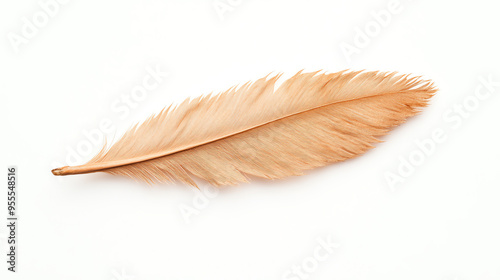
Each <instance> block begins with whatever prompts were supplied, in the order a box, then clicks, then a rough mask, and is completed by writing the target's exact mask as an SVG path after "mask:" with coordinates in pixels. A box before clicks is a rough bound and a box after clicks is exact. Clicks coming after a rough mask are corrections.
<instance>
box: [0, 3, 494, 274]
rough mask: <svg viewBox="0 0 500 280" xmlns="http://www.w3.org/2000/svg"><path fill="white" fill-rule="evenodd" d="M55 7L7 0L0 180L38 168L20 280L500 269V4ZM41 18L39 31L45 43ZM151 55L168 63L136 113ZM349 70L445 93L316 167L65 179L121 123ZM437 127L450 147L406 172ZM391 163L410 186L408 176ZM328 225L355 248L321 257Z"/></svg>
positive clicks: (21, 236)
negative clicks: (272, 176) (303, 171)
mask: <svg viewBox="0 0 500 280" xmlns="http://www.w3.org/2000/svg"><path fill="white" fill-rule="evenodd" d="M47 2H48V0H40V2H39V1H31V0H30V1H2V4H0V33H1V34H2V36H1V38H2V39H1V40H0V94H1V101H0V106H1V107H0V114H1V118H0V120H1V130H2V132H1V133H2V134H1V135H2V137H1V139H0V149H1V167H2V170H3V171H2V173H3V174H4V175H1V176H0V178H3V180H4V182H6V167H7V166H8V165H16V166H17V167H18V169H19V171H18V176H19V186H18V191H19V196H18V199H19V210H18V215H19V231H18V242H19V245H18V248H19V249H18V266H17V269H18V273H16V274H14V273H10V272H7V264H6V263H5V262H4V260H5V259H6V256H5V254H6V249H7V246H6V237H7V228H6V227H5V226H4V221H5V218H1V220H2V222H1V225H2V226H1V227H0V242H1V243H0V251H1V255H2V257H1V258H0V259H1V260H2V262H1V263H2V264H1V265H0V271H1V272H0V275H1V276H0V278H1V279H106V280H109V279H115V280H121V279H137V280H140V279H304V278H305V277H308V279H384V280H389V279H394V280H396V279H397V280H400V279H407V280H412V279H427V280H431V279H439V280H454V279H457V280H458V279H459V280H468V279H470V280H473V279H499V278H500V265H499V263H500V253H499V252H500V239H499V238H498V237H499V236H500V217H499V215H500V203H499V201H500V188H499V187H500V172H499V160H498V159H499V157H500V148H499V145H498V143H500V133H499V126H498V121H499V117H500V110H498V107H499V106H500V96H499V95H500V86H499V85H498V82H496V83H497V85H496V86H495V87H493V88H492V90H493V92H492V93H491V94H490V96H489V97H487V98H483V100H478V99H477V98H476V97H474V93H475V91H476V89H477V88H478V87H479V90H480V92H482V93H487V90H486V89H485V88H484V87H483V86H482V85H481V82H480V79H488V77H490V79H492V80H493V81H500V70H499V69H500V68H499V66H500V64H499V62H500V54H499V53H500V52H499V51H500V39H499V38H500V37H499V33H498V28H499V26H500V17H499V9H500V5H499V4H498V1H493V0H491V1H485V0H483V1H479V0H478V1H431V0H421V1H416V0H415V1H409V0H401V1H399V5H397V3H396V4H395V5H396V6H397V12H395V13H394V11H393V12H391V18H390V19H387V18H385V20H386V21H385V22H383V23H384V25H385V26H381V24H380V23H375V24H374V22H375V21H374V20H375V16H374V14H384V12H381V11H382V10H384V11H388V5H391V4H389V3H390V1H389V0H380V1H368V0H355V1H290V0H288V1H285V0H282V1H278V0H274V1H257V0H243V1H234V0H233V1H227V0H220V1H212V0H206V1H202V0H198V1H181V0H176V1H172V0H171V1H159V0H146V1H118V0H116V1H77V0H70V1H68V3H66V4H58V6H57V9H56V8H55V6H51V9H52V10H51V11H52V16H50V17H48V20H47V22H46V23H45V25H44V26H42V25H43V19H44V18H43V15H42V14H40V13H46V12H44V9H43V8H42V6H43V4H44V3H47ZM40 3H42V5H41V4H40ZM214 5H215V6H214ZM225 5H226V6H225ZM227 5H229V6H227ZM216 7H218V8H216ZM228 7H229V8H228ZM34 16H35V17H40V18H38V19H33V17H34ZM23 18H26V19H27V20H28V21H29V22H31V23H33V22H34V21H36V23H37V24H38V25H39V26H38V27H37V26H35V27H36V29H37V30H36V31H33V30H31V31H32V32H31V33H26V34H28V35H30V36H24V35H23V29H26V28H27V27H26V25H27V24H28V23H26V21H24V20H23ZM37 20H38V21H37ZM40 20H41V21H42V23H40V22H39V21H40ZM367 26H368V28H372V29H369V33H370V34H371V35H370V36H369V37H368V39H369V41H367V40H365V42H364V44H361V43H363V42H362V40H361V39H360V38H361V37H362V35H360V34H359V31H357V30H358V29H359V30H363V31H361V32H363V33H366V31H364V30H365V29H366V28H367ZM25 31H26V30H25ZM26 34H25V35H26ZM360 36H361V37H360ZM28 37H30V38H28ZM357 37H360V38H357ZM13 38H14V39H13ZM20 38H21V39H20ZM356 38H357V39H358V42H357V43H356V41H355V40H356ZM365 39H366V38H365ZM360 40H361V41H360ZM360 42H361V43H360ZM346 44H349V45H351V46H352V47H356V48H357V53H355V54H352V55H350V56H349V55H345V54H344V52H343V51H342V48H341V46H346ZM148 68H151V69H154V68H158V69H161V71H163V72H168V73H169V75H168V77H164V78H162V79H161V82H159V83H158V84H157V87H156V88H155V89H154V90H150V91H148V92H147V93H146V95H145V96H143V98H142V100H139V101H138V100H135V102H134V106H135V108H132V107H130V106H129V107H123V106H125V105H124V104H125V103H123V101H122V98H127V97H129V98H130V96H131V94H132V92H133V90H134V89H135V88H136V86H140V85H141V84H142V80H143V79H144V78H145V77H147V76H148V75H149V74H148V70H147V69H148ZM347 68H350V69H355V70H360V69H368V70H383V71H399V72H401V73H413V74H414V75H423V76H424V78H426V79H432V80H433V81H435V83H436V85H437V87H439V89H440V90H439V92H438V93H437V95H436V96H435V97H434V98H433V99H432V102H431V104H430V106H429V107H428V108H426V109H425V110H423V112H422V114H420V115H418V116H416V117H414V118H412V119H411V120H410V121H409V122H407V123H405V124H403V125H402V126H400V127H398V128H397V129H395V130H394V131H392V133H391V134H389V135H388V136H386V137H384V138H383V140H384V142H383V143H380V144H378V145H377V148H376V149H374V150H371V151H370V152H368V153H366V154H365V155H364V156H362V157H359V158H356V159H353V160H349V161H346V162H343V163H340V164H334V165H330V166H327V167H324V168H319V169H317V170H313V171H311V172H308V174H307V175H306V176H302V177H294V178H290V179H287V180H283V181H265V180H253V181H252V182H250V183H247V184H243V185H241V186H238V187H227V188H223V189H221V190H220V191H219V192H218V193H215V194H213V192H209V191H210V189H207V185H206V184H205V183H203V182H199V183H200V185H201V192H200V191H198V190H196V189H194V188H191V187H188V186H183V185H180V184H174V185H158V186H154V187H148V186H146V185H144V184H142V183H136V182H134V181H130V180H128V179H125V178H121V177H113V176H111V175H107V174H90V175H80V176H69V177H63V178H61V177H55V176H53V175H52V174H51V173H50V170H51V169H52V168H54V167H56V166H57V165H66V164H67V158H68V156H69V154H71V153H72V152H71V151H75V150H76V149H77V148H78V147H80V148H82V147H83V146H85V145H87V144H88V143H90V142H88V140H86V139H87V138H86V136H85V134H86V133H90V131H94V132H96V129H99V125H100V123H101V122H102V121H103V120H104V122H110V123H111V124H112V126H113V129H112V130H111V131H109V132H106V133H105V134H106V136H107V138H108V139H109V140H110V141H112V140H113V137H115V138H114V139H116V137H119V136H120V135H121V134H122V133H123V132H124V131H125V130H126V129H127V128H128V127H129V126H130V125H132V124H134V123H136V122H140V121H141V120H144V119H145V118H146V117H147V116H149V115H150V114H152V113H155V112H159V111H160V110H161V109H162V108H163V107H164V106H167V105H170V104H171V103H178V102H180V101H182V100H184V99H185V98H188V97H195V96H198V95H200V94H207V93H210V92H212V91H214V92H218V91H221V90H225V89H227V88H228V87H230V86H233V85H237V84H241V83H243V82H246V81H248V80H255V79H257V78H260V77H262V76H265V75H266V74H268V73H270V72H273V73H278V72H284V73H286V75H291V74H294V73H295V72H297V71H299V70H300V69H305V70H306V71H314V70H320V69H323V70H325V71H327V72H336V71H340V70H343V69H347ZM481 77H482V78H481ZM464 101H465V102H466V103H467V102H469V103H467V104H468V105H467V106H468V108H469V109H471V110H466V112H465V113H466V114H467V117H459V116H460V115H459V114H458V113H457V112H456V111H455V110H458V109H457V108H459V107H457V106H462V105H461V104H463V102H464ZM475 101H477V102H476V103H475ZM113 104H115V106H120V107H121V108H122V110H123V111H117V110H116V108H115V109H113ZM125 110H128V114H126V113H125V112H124V111H125ZM443 114H444V115H447V116H448V119H446V118H444V117H443ZM208 121H209V120H207V122H208ZM435 129H438V130H439V131H442V132H443V133H444V136H445V138H446V139H445V141H442V142H441V143H435V148H434V149H433V150H432V151H431V153H429V155H425V156H424V157H423V159H419V160H420V161H418V164H417V165H412V166H413V172H412V173H411V174H401V173H400V172H398V168H400V166H401V164H402V162H404V161H407V160H409V159H410V157H411V155H417V154H419V155H423V153H422V152H421V150H419V147H418V145H417V144H416V141H424V139H427V140H429V139H430V137H431V136H432V134H433V131H434V130H435ZM429 141H430V140H429ZM82 143H83V144H82ZM85 143H87V144H85ZM101 145H102V142H99V143H98V144H92V145H90V146H88V145H87V146H86V147H87V148H88V147H90V148H89V149H88V152H87V153H84V155H81V154H80V159H79V160H78V163H84V162H86V161H87V160H88V159H90V158H91V157H92V156H93V155H94V154H95V153H96V152H98V150H99V149H100V147H101ZM83 151H84V150H83ZM417 158H418V157H417ZM410 164H411V163H410ZM389 173H391V174H395V175H397V176H400V175H404V176H401V178H402V179H404V181H403V182H397V184H395V185H394V186H393V187H391V186H390V184H389V183H388V182H387V180H386V178H385V176H386V175H387V174H389ZM408 173H409V172H408ZM2 186H4V188H3V190H2V191H0V205H1V209H2V210H1V213H2V214H1V217H6V192H7V190H6V187H5V186H6V183H2ZM206 193H208V194H209V195H210V194H212V195H210V196H209V197H207V196H206ZM181 209H184V210H186V209H190V210H191V212H190V213H191V215H186V214H184V215H183V214H182V211H181ZM5 223H6V221H5ZM329 238H330V241H332V242H335V243H336V245H338V246H336V248H334V249H333V250H332V252H331V253H328V252H327V251H322V252H321V253H322V254H323V255H322V257H325V254H327V253H328V254H327V255H326V257H325V258H322V259H321V260H317V259H314V257H315V254H314V252H315V251H316V250H317V248H319V247H318V246H320V244H321V242H320V241H318V240H319V239H322V240H328V239H329ZM318 250H319V249H318ZM303 265H305V267H303ZM294 266H298V267H299V269H301V270H303V271H306V272H304V274H302V275H301V276H298V275H296V276H294V275H293V273H291V272H290V271H291V269H292V268H293V267H294ZM304 269H305V270H304ZM301 277H302V278H301Z"/></svg>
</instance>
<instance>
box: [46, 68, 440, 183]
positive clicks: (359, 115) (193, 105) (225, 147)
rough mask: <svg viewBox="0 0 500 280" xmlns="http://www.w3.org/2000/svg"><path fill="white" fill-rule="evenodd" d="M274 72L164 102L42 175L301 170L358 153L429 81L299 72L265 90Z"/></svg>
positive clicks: (151, 178)
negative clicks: (88, 153) (104, 142)
mask: <svg viewBox="0 0 500 280" xmlns="http://www.w3.org/2000/svg"><path fill="white" fill-rule="evenodd" d="M280 76H281V75H276V76H274V77H271V78H267V77H266V78H262V79H259V80H257V81H255V82H253V83H250V82H249V83H246V84H244V85H242V86H240V87H238V88H236V87H234V88H231V89H229V90H227V91H226V92H223V93H221V94H219V95H215V96H211V95H208V96H204V97H198V98H195V99H193V100H186V101H184V102H183V103H182V104H180V105H178V106H177V107H175V108H171V107H169V108H166V109H164V110H162V111H161V112H160V113H159V114H158V115H156V116H151V117H150V118H148V119H147V120H146V121H145V122H144V123H142V124H141V125H135V126H133V127H132V128H131V129H130V130H129V131H128V132H126V133H125V135H123V137H122V138H121V139H120V140H119V141H117V142H116V143H115V144H113V145H111V146H110V147H106V146H105V147H104V148H103V149H102V150H101V152H99V154H97V155H96V156H95V157H94V158H93V159H92V160H90V161H89V162H88V163H86V164H84V165H80V166H65V167H61V168H57V169H54V170H53V171H52V172H53V173H54V174H55V175H68V174H79V173H90V172H97V171H103V172H107V173H111V174H115V175H124V176H128V177H131V178H134V179H139V180H143V181H146V182H148V183H155V182H170V181H181V182H184V183H187V184H190V185H196V184H195V182H194V181H193V179H192V177H193V176H195V177H199V178H202V179H204V180H206V181H208V182H210V183H211V184H213V185H234V184H237V183H240V182H247V181H248V177H249V176H248V175H250V176H257V177H263V178H268V179H279V178H283V177H287V176H292V175H302V174H303V171H304V170H308V169H312V168H315V167H319V166H324V165H326V164H329V163H333V162H337V161H342V160H345V159H348V158H352V157H356V156H358V155H360V154H362V153H364V152H366V151H367V150H368V149H370V148H372V147H373V146H372V143H375V142H379V140H378V139H377V137H378V136H381V135H384V134H386V133H387V132H388V130H389V129H390V128H391V127H393V126H395V125H398V124H400V123H402V122H404V121H405V120H406V119H407V118H408V117H410V116H413V115H415V114H416V113H417V112H418V111H419V110H418V108H419V107H424V106H426V105H427V101H428V99H429V98H430V97H431V96H432V95H433V94H434V93H435V92H436V89H435V88H434V87H433V85H432V83H431V82H430V81H426V80H422V79H421V78H420V77H409V75H398V74H396V73H382V72H362V71H358V72H348V71H342V72H338V73H333V74H323V73H319V72H314V73H301V72H299V73H297V74H296V75H294V76H293V77H291V78H289V79H288V80H286V81H284V82H283V84H282V85H281V86H279V87H278V88H277V89H275V83H276V81H277V80H278V79H279V78H280Z"/></svg>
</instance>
